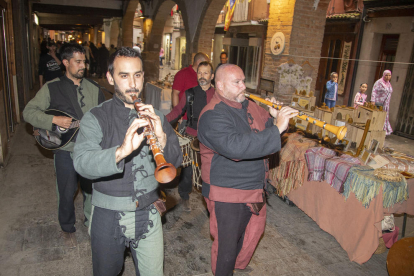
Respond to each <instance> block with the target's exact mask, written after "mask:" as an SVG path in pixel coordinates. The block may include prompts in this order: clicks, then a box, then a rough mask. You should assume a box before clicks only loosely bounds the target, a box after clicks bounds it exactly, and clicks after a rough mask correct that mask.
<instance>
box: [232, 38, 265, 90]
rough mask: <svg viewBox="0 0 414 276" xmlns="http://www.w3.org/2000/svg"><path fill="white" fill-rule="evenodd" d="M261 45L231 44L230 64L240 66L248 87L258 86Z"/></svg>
mask: <svg viewBox="0 0 414 276" xmlns="http://www.w3.org/2000/svg"><path fill="white" fill-rule="evenodd" d="M259 59H260V47H259V46H230V50H229V61H228V63H230V64H236V65H237V66H239V67H240V68H241V69H242V70H243V72H244V75H245V77H246V80H245V83H246V87H248V88H251V89H256V88H257V80H258V70H259V61H260V60H259Z"/></svg>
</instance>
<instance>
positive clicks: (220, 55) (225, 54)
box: [220, 52, 228, 58]
mask: <svg viewBox="0 0 414 276" xmlns="http://www.w3.org/2000/svg"><path fill="white" fill-rule="evenodd" d="M222 54H225V55H226V57H228V55H227V52H221V53H220V58H221V55H222Z"/></svg>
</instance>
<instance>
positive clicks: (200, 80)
mask: <svg viewBox="0 0 414 276" xmlns="http://www.w3.org/2000/svg"><path fill="white" fill-rule="evenodd" d="M210 83H211V81H207V80H206V79H204V78H200V79H198V84H199V85H200V86H204V85H208V84H210Z"/></svg>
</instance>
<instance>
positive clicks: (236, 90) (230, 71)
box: [216, 64, 246, 103]
mask: <svg viewBox="0 0 414 276" xmlns="http://www.w3.org/2000/svg"><path fill="white" fill-rule="evenodd" d="M244 80H245V76H244V73H243V70H242V69H241V68H240V67H239V66H237V65H234V64H223V65H221V66H220V67H219V68H217V71H216V92H217V93H219V94H220V95H221V96H223V97H224V98H226V99H228V100H230V101H233V102H239V103H241V102H243V101H244V100H245V99H246V98H245V96H244V93H245V92H246V86H245V85H244Z"/></svg>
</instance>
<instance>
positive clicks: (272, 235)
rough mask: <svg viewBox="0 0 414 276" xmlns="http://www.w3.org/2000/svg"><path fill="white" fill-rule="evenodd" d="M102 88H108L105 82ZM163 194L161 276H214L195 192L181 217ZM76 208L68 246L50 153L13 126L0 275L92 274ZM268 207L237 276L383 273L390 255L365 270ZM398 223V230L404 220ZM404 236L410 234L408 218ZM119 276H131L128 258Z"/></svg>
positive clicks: (298, 217)
mask: <svg viewBox="0 0 414 276" xmlns="http://www.w3.org/2000/svg"><path fill="white" fill-rule="evenodd" d="M99 83H100V84H101V85H105V86H106V87H108V88H109V89H111V87H109V85H107V84H106V80H99ZM106 94H107V95H106V96H107V98H109V97H110V94H108V93H106ZM386 145H387V146H390V147H393V148H395V149H396V150H399V151H404V152H407V153H409V154H412V155H414V153H413V152H411V153H410V152H408V151H414V146H413V145H414V141H412V140H408V139H405V138H401V137H396V136H391V137H389V138H387V141H386ZM166 191H167V195H168V206H169V208H170V210H169V212H168V213H167V215H166V216H165V219H164V225H163V229H164V244H165V266H164V268H165V269H164V271H165V275H171V276H173V275H185V276H187V275H212V274H211V269H210V246H211V239H210V235H209V222H208V217H207V212H206V208H205V205H204V202H203V200H202V198H201V195H200V193H199V192H197V191H193V193H192V194H191V205H192V207H193V211H192V212H190V213H186V212H182V210H181V207H180V205H179V204H177V202H178V194H177V189H176V188H174V187H170V188H169V189H167V190H166ZM76 207H77V208H76V212H77V223H76V227H77V232H76V234H75V237H74V238H73V239H72V240H70V241H69V242H67V241H66V242H65V240H64V239H62V238H61V232H60V228H59V225H58V221H57V200H56V188H55V175H54V169H53V158H52V154H51V152H48V151H44V150H41V149H40V148H39V147H38V146H36V143H35V141H34V139H33V138H32V136H31V127H30V126H29V125H28V124H25V123H22V124H20V125H18V126H17V130H16V133H15V134H14V137H13V139H12V143H11V156H10V158H9V160H8V165H7V167H6V168H2V169H0V275H7V276H23V275H25V276H26V275H39V276H40V275H41V276H52V275H53V276H55V275H65V276H70V275H76V276H78V275H92V269H91V268H92V264H91V250H90V242H89V236H88V234H87V229H86V228H85V227H83V226H82V219H83V217H82V197H81V196H80V195H78V196H77V197H76ZM267 207H268V217H267V225H266V230H265V234H264V236H263V238H262V240H261V241H260V243H259V246H258V248H257V250H256V251H255V253H254V256H253V259H252V261H251V262H250V267H251V268H252V269H253V270H252V272H251V273H249V274H247V273H237V274H236V275H258V276H259V275H260V276H262V275H352V276H355V275H388V273H387V271H386V263H385V262H386V257H387V253H388V251H387V252H385V253H383V254H380V255H373V257H372V258H371V259H370V260H369V261H368V262H367V263H365V264H364V265H358V264H356V263H352V262H350V261H349V259H348V256H347V254H346V253H345V251H344V250H343V249H342V248H341V247H340V245H339V244H338V243H337V242H336V240H335V239H334V238H333V237H332V236H331V235H329V234H327V233H326V232H324V231H322V230H321V229H320V228H319V227H318V225H317V224H316V223H315V222H313V221H312V219H310V218H309V217H308V216H307V215H306V214H305V213H303V212H302V211H301V210H300V209H298V208H297V207H290V206H288V205H286V204H285V203H284V202H282V201H281V200H280V199H279V198H278V197H276V196H274V195H271V196H270V197H269V200H268V206H267ZM396 225H397V226H399V227H400V228H401V226H402V218H401V217H398V218H397V219H396ZM406 235H407V236H414V218H412V217H411V218H409V219H408V225H407V232H406ZM121 275H124V276H128V275H135V272H134V266H133V261H132V258H131V257H130V256H129V254H128V253H126V260H125V268H124V272H123V273H122V274H121Z"/></svg>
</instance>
